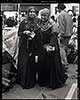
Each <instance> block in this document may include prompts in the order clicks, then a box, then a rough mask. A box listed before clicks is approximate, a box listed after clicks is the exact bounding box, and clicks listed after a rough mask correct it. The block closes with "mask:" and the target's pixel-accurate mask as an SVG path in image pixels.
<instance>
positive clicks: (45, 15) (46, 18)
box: [41, 14, 49, 22]
mask: <svg viewBox="0 0 80 100" xmlns="http://www.w3.org/2000/svg"><path fill="white" fill-rule="evenodd" d="M48 19H49V15H48V14H41V20H42V21H44V22H45V21H47V20H48Z"/></svg>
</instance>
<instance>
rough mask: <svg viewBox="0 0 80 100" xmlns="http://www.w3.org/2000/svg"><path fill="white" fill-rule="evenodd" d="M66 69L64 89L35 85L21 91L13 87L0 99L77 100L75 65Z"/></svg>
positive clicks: (17, 87) (19, 88)
mask: <svg viewBox="0 0 80 100" xmlns="http://www.w3.org/2000/svg"><path fill="white" fill-rule="evenodd" d="M68 67H69V69H68V72H67V73H68V76H69V78H68V80H67V81H66V84H65V86H64V87H62V88H59V89H55V90H51V89H48V88H45V87H39V86H38V85H37V84H36V86H35V87H34V88H32V89H22V88H21V87H20V86H19V85H17V84H16V85H15V86H14V87H13V88H12V89H10V90H9V91H8V92H6V93H3V94H2V99H43V98H46V99H48V98H49V99H58V100H59V99H64V98H65V99H68V98H69V99H77V98H78V97H77V79H76V76H77V73H76V69H77V65H76V64H75V65H73V64H70V65H69V66H68Z"/></svg>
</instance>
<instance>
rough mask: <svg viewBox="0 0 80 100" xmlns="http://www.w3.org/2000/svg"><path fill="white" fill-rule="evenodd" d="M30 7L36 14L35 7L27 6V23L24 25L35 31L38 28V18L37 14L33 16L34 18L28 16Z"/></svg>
mask: <svg viewBox="0 0 80 100" xmlns="http://www.w3.org/2000/svg"><path fill="white" fill-rule="evenodd" d="M31 9H34V10H35V13H36V15H37V10H36V8H35V7H29V8H28V11H27V19H26V20H27V24H26V27H27V28H28V29H29V30H30V31H35V30H37V28H38V20H39V19H38V18H37V16H35V18H30V17H29V12H30V11H31Z"/></svg>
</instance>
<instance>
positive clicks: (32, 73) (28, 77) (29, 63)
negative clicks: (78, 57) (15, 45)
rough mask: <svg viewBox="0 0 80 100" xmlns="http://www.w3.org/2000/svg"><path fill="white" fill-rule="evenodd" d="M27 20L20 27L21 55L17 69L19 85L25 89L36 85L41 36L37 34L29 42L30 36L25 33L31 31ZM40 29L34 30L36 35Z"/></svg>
mask: <svg viewBox="0 0 80 100" xmlns="http://www.w3.org/2000/svg"><path fill="white" fill-rule="evenodd" d="M36 25H37V24H36ZM30 29H31V26H30V27H29V26H28V23H27V21H26V20H24V21H22V22H21V24H20V26H19V31H18V35H19V36H20V39H19V55H18V67H17V73H18V78H17V83H19V84H20V85H21V86H22V87H23V88H32V87H33V86H34V85H35V83H36V66H35V55H38V52H39V47H40V46H39V34H38V33H37V34H36V35H35V36H34V38H33V39H32V40H28V36H27V35H26V34H23V31H25V30H30ZM37 29H38V28H36V29H35V30H34V32H35V33H36V31H37Z"/></svg>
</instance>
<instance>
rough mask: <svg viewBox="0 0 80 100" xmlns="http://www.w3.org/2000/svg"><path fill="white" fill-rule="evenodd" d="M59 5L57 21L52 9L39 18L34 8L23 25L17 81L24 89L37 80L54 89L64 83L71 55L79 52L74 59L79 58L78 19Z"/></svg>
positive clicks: (20, 28)
mask: <svg viewBox="0 0 80 100" xmlns="http://www.w3.org/2000/svg"><path fill="white" fill-rule="evenodd" d="M57 8H58V12H59V16H58V17H57V19H56V20H55V16H50V10H49V9H48V8H44V9H41V11H40V16H41V17H40V18H38V13H37V12H38V11H37V9H36V8H35V7H30V8H29V9H28V11H27V15H25V16H24V15H23V17H25V18H23V19H22V20H21V22H20V24H19V29H18V37H19V45H18V47H19V51H18V63H17V84H19V85H21V87H22V88H23V89H30V88H32V87H34V86H35V84H36V83H38V84H39V86H45V87H47V88H52V89H56V88H60V87H62V86H64V84H65V82H66V80H67V78H68V75H67V73H66V71H67V68H68V67H66V66H67V65H68V64H69V63H70V60H69V59H70V57H71V56H70V54H72V53H73V55H75V57H74V60H73V62H74V61H75V60H76V61H77V59H78V58H77V57H78V56H77V51H78V43H77V42H78V41H77V39H78V34H77V26H76V25H75V24H74V23H75V22H76V21H75V19H74V18H72V16H71V15H70V14H69V11H68V12H67V11H66V10H65V8H66V6H65V5H64V4H58V6H57ZM50 19H52V21H50ZM8 20H9V21H10V19H8ZM9 21H8V23H9ZM10 23H11V22H10ZM10 23H9V25H10ZM75 58H76V59H75ZM71 60H72V59H71ZM76 61H75V62H76ZM36 75H38V77H36Z"/></svg>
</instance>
